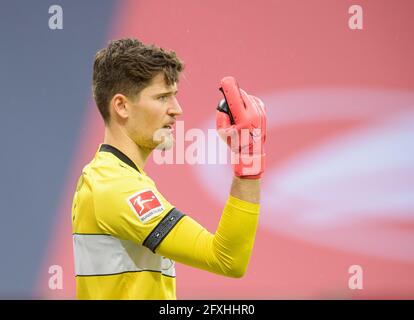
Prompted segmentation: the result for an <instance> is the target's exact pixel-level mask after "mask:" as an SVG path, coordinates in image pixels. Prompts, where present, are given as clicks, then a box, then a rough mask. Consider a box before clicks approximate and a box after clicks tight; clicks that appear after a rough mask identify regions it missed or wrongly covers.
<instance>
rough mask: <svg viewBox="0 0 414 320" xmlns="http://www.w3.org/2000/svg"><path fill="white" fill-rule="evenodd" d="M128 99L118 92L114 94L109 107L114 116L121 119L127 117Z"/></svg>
mask: <svg viewBox="0 0 414 320" xmlns="http://www.w3.org/2000/svg"><path fill="white" fill-rule="evenodd" d="M127 102H128V99H127V98H126V97H125V96H124V95H123V94H120V93H117V94H115V95H114V96H113V97H112V99H111V102H110V108H111V110H112V112H113V113H114V115H115V116H116V117H120V118H121V119H127V118H128V108H127V106H126V105H127Z"/></svg>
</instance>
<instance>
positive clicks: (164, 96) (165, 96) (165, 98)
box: [158, 95, 168, 102]
mask: <svg viewBox="0 0 414 320" xmlns="http://www.w3.org/2000/svg"><path fill="white" fill-rule="evenodd" d="M167 98H168V96H167V95H163V96H159V97H158V100H160V101H161V102H165V101H167Z"/></svg>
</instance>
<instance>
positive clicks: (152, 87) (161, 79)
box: [143, 73, 177, 93]
mask: <svg viewBox="0 0 414 320" xmlns="http://www.w3.org/2000/svg"><path fill="white" fill-rule="evenodd" d="M144 90H145V91H147V92H148V93H157V92H166V91H175V90H177V83H173V84H171V85H167V83H166V81H165V76H164V74H163V73H159V74H157V75H156V76H155V77H154V78H153V79H152V81H151V82H150V84H149V85H148V86H147V87H146V88H145V89H144ZM144 90H143V91H144Z"/></svg>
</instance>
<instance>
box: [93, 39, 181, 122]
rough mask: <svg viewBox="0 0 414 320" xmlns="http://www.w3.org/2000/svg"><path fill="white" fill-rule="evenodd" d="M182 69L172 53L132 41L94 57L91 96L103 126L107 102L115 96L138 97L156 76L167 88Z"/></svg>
mask: <svg viewBox="0 0 414 320" xmlns="http://www.w3.org/2000/svg"><path fill="white" fill-rule="evenodd" d="M183 68H184V65H183V63H182V61H181V60H180V59H179V58H178V57H177V55H176V54H175V52H174V51H168V50H165V49H162V48H159V47H157V46H155V45H147V44H144V43H142V42H140V41H138V40H136V39H120V40H114V41H111V42H110V43H109V44H108V47H107V48H104V49H101V50H100V51H98V53H97V54H96V55H95V62H94V65H93V96H94V98H95V102H96V105H97V106H98V109H99V112H100V113H101V115H102V117H103V119H104V121H105V123H108V121H109V102H110V100H111V99H112V97H113V96H114V95H115V94H117V93H122V94H124V95H126V96H128V97H132V96H133V95H136V94H138V93H139V92H140V91H141V90H142V89H144V88H145V87H146V86H148V85H149V84H150V82H151V80H152V79H153V78H154V77H155V76H156V75H157V74H159V73H160V72H163V73H164V76H165V81H166V83H167V85H172V84H174V83H175V82H178V78H179V75H180V73H181V71H182V70H183Z"/></svg>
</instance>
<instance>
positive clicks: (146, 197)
mask: <svg viewBox="0 0 414 320" xmlns="http://www.w3.org/2000/svg"><path fill="white" fill-rule="evenodd" d="M127 201H128V205H129V206H130V207H131V209H132V211H133V212H134V213H135V214H136V216H137V217H138V219H139V220H140V221H141V222H146V221H148V220H151V219H152V218H154V217H156V216H158V215H159V214H160V213H161V212H163V211H164V207H163V205H162V204H161V201H160V200H159V199H158V197H157V195H156V194H155V193H154V192H153V191H152V190H150V189H147V190H142V191H139V192H136V193H134V194H133V195H132V196H130V197H129V198H128V199H127Z"/></svg>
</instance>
